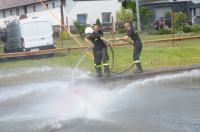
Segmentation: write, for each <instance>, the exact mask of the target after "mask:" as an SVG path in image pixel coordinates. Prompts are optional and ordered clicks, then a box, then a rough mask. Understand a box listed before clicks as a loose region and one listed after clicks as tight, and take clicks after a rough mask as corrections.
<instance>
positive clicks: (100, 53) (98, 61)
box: [93, 48, 110, 77]
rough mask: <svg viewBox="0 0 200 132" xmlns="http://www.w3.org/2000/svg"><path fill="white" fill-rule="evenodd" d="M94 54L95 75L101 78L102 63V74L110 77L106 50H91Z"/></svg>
mask: <svg viewBox="0 0 200 132" xmlns="http://www.w3.org/2000/svg"><path fill="white" fill-rule="evenodd" d="M93 54H94V63H95V69H96V73H97V77H102V62H103V66H104V73H105V77H109V76H110V68H109V62H108V61H109V56H108V51H107V48H102V49H98V50H96V49H93Z"/></svg>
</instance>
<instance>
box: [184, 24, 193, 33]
mask: <svg viewBox="0 0 200 132" xmlns="http://www.w3.org/2000/svg"><path fill="white" fill-rule="evenodd" d="M183 32H184V33H190V32H192V26H189V25H187V26H185V27H184V28H183Z"/></svg>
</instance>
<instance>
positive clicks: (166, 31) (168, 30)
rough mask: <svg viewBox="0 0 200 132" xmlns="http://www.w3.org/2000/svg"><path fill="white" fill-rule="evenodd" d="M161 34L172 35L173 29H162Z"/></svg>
mask: <svg viewBox="0 0 200 132" xmlns="http://www.w3.org/2000/svg"><path fill="white" fill-rule="evenodd" d="M158 32H159V34H160V35H162V34H171V33H172V29H171V28H168V29H160V30H158Z"/></svg>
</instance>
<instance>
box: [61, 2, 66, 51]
mask: <svg viewBox="0 0 200 132" xmlns="http://www.w3.org/2000/svg"><path fill="white" fill-rule="evenodd" d="M64 4H65V0H60V14H61V44H62V48H63V47H64V45H63V31H64V29H65V27H64V26H65V22H64V11H63V8H64Z"/></svg>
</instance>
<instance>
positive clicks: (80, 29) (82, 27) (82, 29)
mask: <svg viewBox="0 0 200 132" xmlns="http://www.w3.org/2000/svg"><path fill="white" fill-rule="evenodd" d="M74 26H75V28H76V29H77V31H78V33H79V34H80V36H81V38H82V39H83V38H84V33H85V28H86V27H87V25H86V24H81V23H80V22H78V21H75V22H74Z"/></svg>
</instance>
